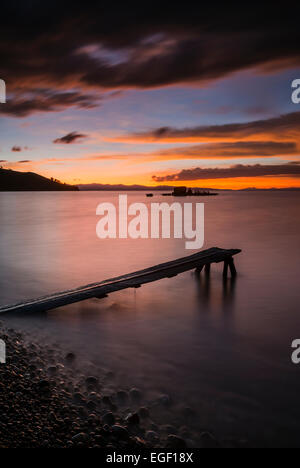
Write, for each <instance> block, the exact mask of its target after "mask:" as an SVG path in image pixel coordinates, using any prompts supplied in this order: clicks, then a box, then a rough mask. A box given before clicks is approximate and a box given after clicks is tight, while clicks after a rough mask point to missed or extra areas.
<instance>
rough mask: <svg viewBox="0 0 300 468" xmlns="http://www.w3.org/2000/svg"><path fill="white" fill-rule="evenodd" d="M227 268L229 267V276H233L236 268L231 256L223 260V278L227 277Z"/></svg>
mask: <svg viewBox="0 0 300 468" xmlns="http://www.w3.org/2000/svg"><path fill="white" fill-rule="evenodd" d="M228 268H229V269H230V273H231V277H232V278H235V277H236V275H237V273H236V268H235V265H234V260H233V258H232V257H230V258H229V259H228V260H224V269H223V277H224V278H227V276H228Z"/></svg>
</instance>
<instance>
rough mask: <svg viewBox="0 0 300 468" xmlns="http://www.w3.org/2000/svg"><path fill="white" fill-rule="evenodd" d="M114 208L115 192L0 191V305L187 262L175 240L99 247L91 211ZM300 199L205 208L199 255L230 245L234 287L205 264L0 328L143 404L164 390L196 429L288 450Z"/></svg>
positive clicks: (261, 197) (258, 197)
mask: <svg viewBox="0 0 300 468" xmlns="http://www.w3.org/2000/svg"><path fill="white" fill-rule="evenodd" d="M129 197H131V199H132V201H142V202H146V203H150V202H151V201H165V199H164V198H163V197H160V196H159V195H156V196H155V199H154V200H150V201H149V199H146V197H145V195H144V194H143V193H131V194H129ZM116 200H117V194H114V193H97V192H92V193H48V194H47V193H44V194H43V193H42V194H34V193H32V194H30V193H26V194H14V193H1V194H0V219H1V228H0V262H1V269H0V303H1V304H2V305H4V304H7V303H11V302H16V301H17V300H21V299H25V298H30V297H36V296H41V295H44V294H47V293H50V292H53V291H57V290H63V289H67V288H71V287H76V286H79V285H82V284H87V283H91V282H95V281H100V280H101V279H105V278H109V277H113V276H117V275H120V274H123V273H128V272H131V271H135V270H138V269H141V268H144V267H147V266H152V265H154V264H156V263H161V262H164V261H167V260H173V259H175V258H177V257H180V256H184V255H188V254H190V253H192V252H191V251H186V250H185V249H184V241H182V240H180V239H176V240H172V239H170V240H163V241H160V240H136V241H134V240H132V239H128V240H127V239H123V240H105V241H103V240H101V241H100V240H99V239H97V237H96V231H95V229H96V222H97V219H96V216H95V210H96V206H97V205H98V203H99V202H101V201H116ZM201 201H202V200H201ZM299 201H300V194H299V193H297V192H290V193H288V192H287V193H277V192H270V193H224V194H222V195H220V196H219V197H216V198H214V197H211V199H205V245H204V248H209V247H212V246H218V247H224V248H241V249H242V251H243V252H242V253H241V254H240V255H238V256H237V257H236V267H237V271H238V276H237V278H236V279H231V278H230V276H229V277H228V278H227V279H223V275H222V265H221V264H220V265H213V266H212V269H211V273H210V275H208V274H206V273H205V271H204V270H203V272H202V273H201V274H200V275H198V274H196V273H195V272H187V273H184V274H182V275H178V276H177V277H175V278H172V279H164V280H161V281H159V282H156V283H152V284H148V285H145V286H143V287H142V288H140V289H138V290H125V291H119V292H117V293H115V294H112V295H110V296H109V297H107V298H105V299H102V300H97V299H94V300H90V301H87V302H84V303H80V304H74V305H70V306H68V307H65V308H62V309H57V310H55V311H51V312H49V313H47V314H44V315H42V314H39V315H38V316H37V315H26V316H22V317H20V316H5V317H2V318H1V319H3V320H4V321H5V322H6V323H7V324H9V325H11V326H18V327H19V328H21V329H23V330H25V331H26V332H28V333H29V334H31V336H34V337H35V338H39V339H41V340H47V341H48V342H50V343H56V344H57V345H58V346H59V347H61V348H62V349H67V350H74V351H75V350H76V351H77V353H79V354H80V356H81V358H82V360H83V361H84V360H87V359H88V360H91V361H92V362H93V363H94V364H95V365H96V366H99V368H106V369H112V370H113V371H114V372H115V376H116V382H117V383H119V384H120V385H122V386H124V387H125V386H127V385H128V386H134V385H135V386H138V387H140V388H142V389H143V391H144V392H145V394H149V398H151V397H153V395H156V394H159V393H162V392H163V393H168V394H170V395H172V398H173V399H174V401H176V402H178V407H179V409H180V405H185V406H187V405H188V406H190V407H192V408H193V409H194V410H195V412H196V413H197V415H198V417H197V420H196V422H195V424H196V425H198V429H199V431H200V430H201V429H203V428H205V429H211V430H215V431H217V432H220V434H222V435H226V436H231V435H236V434H238V435H240V436H250V437H252V438H255V437H258V438H260V439H265V440H266V441H267V443H274V444H276V443H277V444H283V443H285V442H286V440H288V442H286V443H290V444H292V443H293V444H298V445H300V444H299V443H298V442H299V441H298V434H299V433H300V432H299V429H300V427H299V426H300V423H299V421H300V410H299V405H298V395H299V391H300V374H299V373H300V367H299V368H298V367H297V366H295V365H293V364H292V363H291V359H290V355H291V348H290V347H291V342H292V341H293V340H294V339H295V338H299V337H300V313H299V303H300V288H299V280H298V278H299V274H300V262H299V259H300V243H299V232H300V218H299V215H298V213H299ZM193 202H196V200H193ZM289 252H292V255H289V254H287V253H289ZM174 415H175V412H174ZM174 415H173V416H172V417H174V418H175V416H174Z"/></svg>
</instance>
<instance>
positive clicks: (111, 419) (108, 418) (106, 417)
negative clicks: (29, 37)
mask: <svg viewBox="0 0 300 468" xmlns="http://www.w3.org/2000/svg"><path fill="white" fill-rule="evenodd" d="M103 421H104V422H105V423H106V424H109V425H110V426H112V425H113V424H115V421H116V419H115V416H114V415H113V413H111V412H109V413H106V414H105V415H104V416H103Z"/></svg>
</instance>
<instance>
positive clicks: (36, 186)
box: [0, 168, 78, 192]
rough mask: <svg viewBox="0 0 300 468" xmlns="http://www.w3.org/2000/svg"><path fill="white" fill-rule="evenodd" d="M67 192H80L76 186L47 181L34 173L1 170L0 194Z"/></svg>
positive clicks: (53, 180)
mask: <svg viewBox="0 0 300 468" xmlns="http://www.w3.org/2000/svg"><path fill="white" fill-rule="evenodd" d="M38 191H41V192H67V191H78V187H76V186H74V185H67V184H63V183H61V182H60V181H58V180H55V179H47V177H43V176H41V175H39V174H35V173H34V172H18V171H12V170H10V169H2V168H0V192H38Z"/></svg>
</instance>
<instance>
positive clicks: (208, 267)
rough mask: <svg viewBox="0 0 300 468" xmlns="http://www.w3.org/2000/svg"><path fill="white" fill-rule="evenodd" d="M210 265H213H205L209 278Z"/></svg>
mask: <svg viewBox="0 0 300 468" xmlns="http://www.w3.org/2000/svg"><path fill="white" fill-rule="evenodd" d="M210 265H211V264H210V263H207V264H206V265H205V274H206V275H207V276H208V275H209V274H210Z"/></svg>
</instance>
